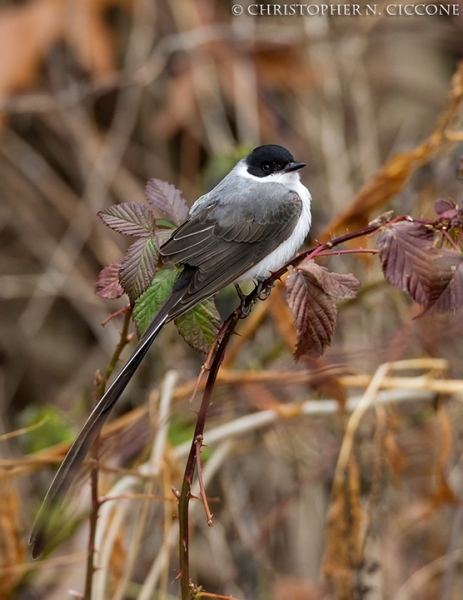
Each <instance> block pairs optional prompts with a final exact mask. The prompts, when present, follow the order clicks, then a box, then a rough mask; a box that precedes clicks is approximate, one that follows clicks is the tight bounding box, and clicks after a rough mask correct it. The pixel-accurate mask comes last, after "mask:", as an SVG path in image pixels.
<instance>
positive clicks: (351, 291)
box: [297, 258, 360, 300]
mask: <svg viewBox="0 0 463 600" xmlns="http://www.w3.org/2000/svg"><path fill="white" fill-rule="evenodd" d="M297 268H298V269H303V270H304V271H305V272H306V273H310V274H311V275H312V276H313V277H314V278H315V280H316V281H317V283H318V285H319V286H320V287H321V288H322V289H323V291H324V292H325V293H326V294H328V295H329V296H331V297H332V298H337V299H338V300H348V299H351V298H355V296H356V295H357V292H358V291H359V289H360V281H359V280H358V279H357V278H356V277H354V275H352V273H348V274H345V275H342V274H341V273H334V272H333V271H330V270H329V269H327V268H326V267H321V266H320V265H318V264H317V263H316V262H314V261H313V260H311V259H308V258H305V259H304V260H303V261H302V262H301V263H300V264H299V265H298V267H297Z"/></svg>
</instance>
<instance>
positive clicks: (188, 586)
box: [175, 223, 381, 600]
mask: <svg viewBox="0 0 463 600" xmlns="http://www.w3.org/2000/svg"><path fill="white" fill-rule="evenodd" d="M380 226H381V224H380V223H375V224H372V225H370V226H369V227H366V228H365V229H361V230H360V231H355V232H353V233H348V234H346V235H343V236H341V237H338V238H335V239H333V240H330V241H329V242H325V243H323V244H318V246H316V247H315V248H312V249H310V250H306V251H305V252H302V253H301V254H298V255H297V256H295V257H294V258H293V259H292V260H290V261H289V262H288V263H286V265H284V266H283V267H281V268H280V269H278V271H275V272H274V273H272V275H271V276H270V277H268V279H266V280H265V281H264V282H263V284H262V288H263V289H265V288H266V287H268V286H270V285H271V284H272V283H274V282H275V281H276V280H277V279H280V277H282V276H283V275H284V274H285V273H286V271H287V270H288V268H289V267H296V266H297V265H298V264H299V263H300V262H302V261H303V260H304V259H305V258H313V257H315V256H317V255H319V254H321V253H322V252H324V251H328V252H329V251H331V250H332V248H334V247H335V246H339V245H340V244H343V243H345V242H347V241H349V240H353V239H355V238H358V237H362V236H365V235H370V234H373V233H375V232H376V231H377V230H378V229H379V228H380ZM335 254H339V252H337V253H335ZM258 297H259V292H258V290H257V288H256V289H254V290H253V291H252V292H251V293H250V294H248V295H247V296H246V297H245V298H244V300H243V301H242V302H241V305H240V307H239V308H238V309H237V310H235V311H234V312H233V313H232V314H231V315H230V316H229V317H228V319H226V321H225V322H224V324H223V326H222V328H221V329H220V332H219V334H218V335H217V338H216V340H215V341H214V345H215V348H216V352H215V355H214V358H213V359H212V362H211V361H210V360H209V357H208V361H207V365H210V367H209V375H208V378H207V382H206V387H205V389H204V393H203V398H202V401H201V406H200V409H199V411H198V418H197V421H196V426H195V431H194V435H193V441H192V444H191V448H190V452H189V455H188V459H187V463H186V466H185V472H184V476H183V482H182V489H181V491H180V492H175V495H176V496H177V497H178V514H179V575H178V577H179V579H180V588H181V594H182V600H193V599H194V598H197V597H198V596H199V595H200V596H202V597H204V596H205V595H204V593H203V592H202V591H201V592H200V590H197V589H196V587H195V586H194V585H193V584H192V582H191V581H190V567H189V535H188V534H189V532H188V522H189V521H188V507H189V503H190V498H191V486H192V482H193V476H194V472H195V466H196V463H197V461H198V469H199V468H200V466H199V451H200V448H201V444H202V441H203V435H204V427H205V425H206V417H207V411H208V408H209V405H210V404H211V397H212V392H213V389H214V385H215V381H216V378H217V373H218V372H219V368H220V365H221V363H222V360H223V357H224V354H225V350H226V348H227V345H228V342H229V341H230V338H231V336H232V334H233V331H234V329H235V326H236V324H237V322H238V321H239V319H240V318H242V317H243V316H244V315H245V314H249V312H250V308H251V307H252V306H253V305H254V303H255V302H256V301H257V300H258ZM200 487H202V490H203V492H204V497H205V491H204V486H200ZM206 506H207V503H206ZM206 515H207V518H208V521H209V515H210V513H208V511H207V509H206ZM212 597H214V596H212Z"/></svg>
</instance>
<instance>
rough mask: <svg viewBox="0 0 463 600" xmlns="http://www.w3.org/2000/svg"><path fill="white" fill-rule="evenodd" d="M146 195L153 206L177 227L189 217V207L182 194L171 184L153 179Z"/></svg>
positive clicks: (149, 182)
mask: <svg viewBox="0 0 463 600" xmlns="http://www.w3.org/2000/svg"><path fill="white" fill-rule="evenodd" d="M145 194H146V198H147V200H148V202H149V203H150V204H151V206H152V207H153V208H154V209H156V210H158V211H159V212H161V213H162V214H163V215H165V216H166V217H167V218H168V219H169V220H170V221H172V222H173V223H175V225H181V224H182V223H183V222H184V221H185V220H186V218H187V217H188V206H187V203H186V202H185V200H184V198H183V196H182V193H181V192H180V190H178V189H177V188H176V187H175V186H174V185H172V184H171V183H167V181H162V180H161V179H155V178H152V179H150V180H149V181H148V183H147V184H146V188H145Z"/></svg>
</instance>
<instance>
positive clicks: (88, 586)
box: [84, 307, 132, 600]
mask: <svg viewBox="0 0 463 600" xmlns="http://www.w3.org/2000/svg"><path fill="white" fill-rule="evenodd" d="M121 312H123V313H124V322H123V325H122V331H121V337H120V339H119V342H118V344H117V346H116V348H115V350H114V354H113V355H112V357H111V360H110V361H109V363H108V366H107V367H106V372H105V374H104V376H103V377H102V378H100V377H97V379H96V382H95V383H96V384H97V386H98V387H97V391H96V402H98V401H99V400H101V398H102V397H103V396H104V393H105V390H106V385H107V383H108V380H109V378H110V376H111V373H112V372H113V370H114V367H115V366H116V365H117V362H118V360H119V357H120V355H121V353H122V350H123V349H124V348H125V346H126V345H127V343H128V341H129V336H128V333H129V325H130V317H131V314H132V310H131V308H130V307H125V308H124V310H123V311H118V314H120V313H121ZM99 439H100V437H99V436H98V437H97V438H96V440H95V442H94V443H93V445H92V451H91V455H92V459H93V462H94V466H93V467H92V472H91V477H90V485H91V497H92V510H91V512H90V517H89V519H90V532H89V538H88V550H87V568H86V573H85V592H84V600H91V597H92V587H93V573H94V572H95V539H96V527H97V523H98V511H99V510H100V506H101V501H100V498H99V496H98V475H99V469H98V458H99Z"/></svg>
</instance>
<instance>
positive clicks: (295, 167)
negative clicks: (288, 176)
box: [283, 162, 307, 173]
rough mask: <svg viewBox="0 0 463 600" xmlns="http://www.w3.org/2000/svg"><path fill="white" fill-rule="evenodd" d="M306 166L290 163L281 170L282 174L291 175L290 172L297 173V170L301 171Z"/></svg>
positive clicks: (305, 164)
mask: <svg viewBox="0 0 463 600" xmlns="http://www.w3.org/2000/svg"><path fill="white" fill-rule="evenodd" d="M306 166H307V163H303V162H290V163H289V164H287V165H286V167H285V168H284V169H283V173H291V171H299V169H303V168H304V167H306Z"/></svg>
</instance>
